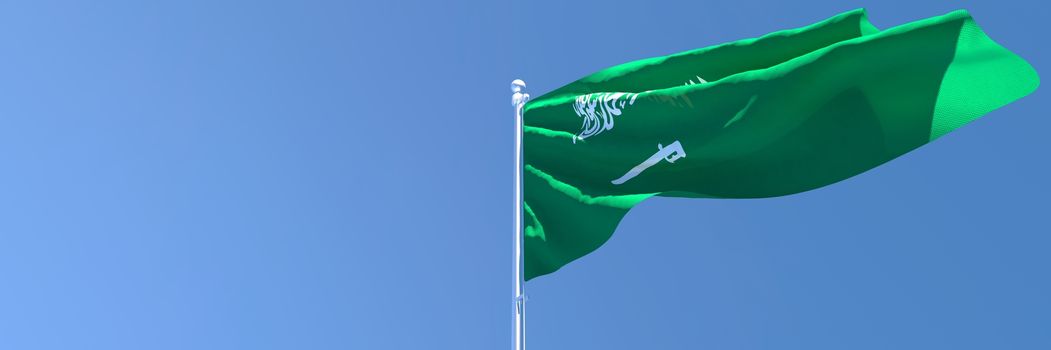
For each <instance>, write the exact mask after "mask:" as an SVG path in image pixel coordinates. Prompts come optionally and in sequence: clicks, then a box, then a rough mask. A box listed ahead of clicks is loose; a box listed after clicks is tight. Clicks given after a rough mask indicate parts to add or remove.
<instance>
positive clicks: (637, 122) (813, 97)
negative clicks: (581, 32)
mask: <svg viewBox="0 0 1051 350" xmlns="http://www.w3.org/2000/svg"><path fill="white" fill-rule="evenodd" d="M1037 85H1039V78H1038V77H1037V74H1036V71H1034V70H1033V68H1032V67H1031V66H1029V64H1028V63H1026V61H1025V60H1023V59H1021V58H1020V57H1018V56H1016V55H1015V54H1013V53H1011V52H1010V51H1008V50H1007V49H1004V48H1003V47H1001V46H1000V45H998V44H996V43H995V42H993V40H992V39H990V38H989V37H988V36H986V35H985V33H983V32H982V30H981V28H979V27H978V25H977V24H975V22H974V20H973V19H972V18H971V16H970V15H968V13H967V12H966V11H956V12H952V13H949V14H946V15H944V16H939V17H933V18H928V19H924V20H920V21H916V22H912V23H908V24H905V25H901V26H898V27H894V28H890V29H887V30H883V31H880V30H878V29H876V27H874V26H873V25H872V24H870V23H869V22H868V20H867V18H866V14H865V11H864V10H855V11H850V12H847V13H843V14H840V15H838V16H835V17H832V18H829V19H827V20H825V21H822V22H820V23H817V24H813V25H810V26H807V27H803V28H799V29H793V30H786V31H781V32H776V33H772V34H769V35H766V36H763V37H760V38H757V39H746V40H741V41H737V42H732V43H727V44H722V45H716V46H712V47H706V48H702V49H696V50H692V51H687V52H682V53H677V54H673V55H668V56H663V57H655V58H649V59H644V60H639V61H635V62H629V63H625V64H622V65H618V66H615V67H611V68H607V69H604V70H601V71H599V72H597V73H595V74H592V75H589V76H587V77H584V78H582V79H580V80H577V81H575V82H573V83H570V84H569V85H566V86H563V87H561V88H559V89H557V90H554V91H552V92H550V93H548V94H545V95H543V96H541V97H539V98H536V99H534V100H533V101H531V102H529V103H528V104H526V106H525V112H524V113H525V114H524V123H525V125H524V128H523V131H524V141H523V142H524V143H525V146H524V149H525V151H524V152H525V171H524V174H523V176H524V178H523V186H524V189H525V203H524V206H523V207H524V211H525V214H524V215H525V219H526V220H525V231H524V236H525V237H524V240H525V275H526V279H532V278H534V277H537V276H541V275H545V274H548V273H551V272H554V271H555V270H558V269H559V268H561V267H562V266H564V265H565V264H567V263H569V262H570V261H573V260H575V259H577V258H580V257H581V256H584V255H585V254H587V253H589V252H591V251H593V250H595V249H596V248H598V247H599V246H600V245H602V244H603V243H604V242H606V240H608V239H609V237H610V235H612V233H613V231H614V229H615V228H616V227H617V223H618V222H620V220H621V218H622V217H623V216H624V214H625V213H627V211H628V210H629V209H631V207H632V206H634V205H635V204H638V203H639V202H641V201H643V200H645V199H646V198H649V197H650V196H670V197H699V198H761V197H775V196H783V195H788V194H793V193H799V192H803V191H807V190H811V189H815V188H818V187H822V186H827V185H829V184H832V183H835V182H837V181H840V180H843V179H846V178H849V177H851V176H854V175H857V174H860V173H862V172H865V171H867V170H869V169H872V168H873V167H876V166H878V165H880V164H882V163H884V162H887V161H889V160H891V159H894V158H895V157H897V156H900V155H902V154H904V153H906V152H909V151H911V150H913V149H916V148H917V147H920V146H922V145H923V144H926V143H927V142H930V141H931V140H934V139H936V138H938V137H941V136H942V135H945V134H946V133H948V132H950V131H952V130H954V129H956V128H958V127H960V126H962V125H964V124H966V123H968V122H970V121H972V120H974V119H976V118H978V117H980V116H982V115H983V114H985V113H988V112H990V111H992V110H994V109H996V108H999V107H1001V106H1004V105H1006V104H1008V103H1010V102H1012V101H1014V100H1016V99H1018V98H1021V97H1023V96H1025V95H1027V94H1029V93H1030V92H1032V91H1033V90H1035V89H1036V87H1037Z"/></svg>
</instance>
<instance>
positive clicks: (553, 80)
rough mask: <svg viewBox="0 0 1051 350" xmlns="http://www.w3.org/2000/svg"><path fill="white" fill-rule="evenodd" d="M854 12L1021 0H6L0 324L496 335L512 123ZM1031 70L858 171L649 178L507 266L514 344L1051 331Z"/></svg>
mask: <svg viewBox="0 0 1051 350" xmlns="http://www.w3.org/2000/svg"><path fill="white" fill-rule="evenodd" d="M856 7H867V8H868V9H869V15H870V19H871V20H872V22H873V23H874V24H875V25H876V26H878V27H881V28H887V27H890V26H894V25H897V24H902V23H906V22H908V21H912V20H916V19H920V18H925V17H930V16H934V15H939V14H943V13H946V12H949V11H951V10H954V9H958V8H966V9H968V10H970V11H971V13H972V15H973V16H974V17H975V18H976V19H977V21H978V23H979V24H980V25H981V26H982V27H983V28H984V29H985V30H986V32H987V33H988V34H989V35H990V36H991V37H992V38H994V39H995V40H997V41H998V42H1000V43H1001V44H1003V45H1004V46H1006V47H1007V48H1009V49H1011V50H1012V51H1014V52H1015V53H1017V54H1019V55H1020V56H1022V57H1023V58H1026V59H1027V60H1028V61H1029V62H1030V63H1031V64H1032V65H1033V66H1034V67H1036V69H1037V70H1038V71H1040V72H1043V69H1042V67H1045V66H1047V64H1048V59H1049V55H1048V52H1047V48H1046V45H1045V44H1044V43H1045V42H1046V35H1047V33H1046V30H1045V27H1046V26H1045V25H1044V24H1043V22H1044V21H1045V17H1046V14H1047V13H1048V11H1047V10H1048V8H1047V5H1046V4H1043V3H1039V2H1035V1H1031V2H1022V1H1008V0H1003V1H980V2H979V1H964V2H959V1H952V2H950V1H923V2H917V1H881V2H878V3H864V2H858V3H844V2H841V1H804V2H764V1H748V0H738V1H724V2H712V1H652V2H645V3H643V2H628V1H593V2H565V1H531V2H520V3H512V2H497V1H485V2H456V3H449V4H444V3H438V2H412V1H405V2H400V1H398V2H356V1H354V2H337V1H287V2H274V1H224V0H219V1H165V2H149V3H146V2H140V1H94V2H75V1H68V2H65V1H46V0H41V1H24V2H5V3H3V4H0V58H2V59H0V164H2V167H0V348H3V349H247V348H251V349H406V348H434V349H500V348H507V347H509V346H510V339H511V338H510V337H511V324H510V321H511V314H510V311H511V309H510V303H511V301H510V293H511V285H510V283H511V279H510V276H509V275H510V271H511V268H510V263H511V261H510V253H511V246H510V244H511V229H512V223H511V218H512V216H511V214H512V210H511V208H512V207H511V204H512V197H511V196H512V191H511V189H512V177H511V175H512V169H513V168H512V166H513V161H512V160H511V155H512V150H513V148H512V146H513V145H512V127H513V117H512V109H511V105H510V91H509V90H508V84H509V82H510V81H511V79H514V78H521V79H524V80H525V81H526V82H527V83H528V92H530V93H532V94H533V95H534V96H537V95H540V94H542V93H543V92H545V91H549V90H551V89H553V88H556V87H558V86H561V85H563V84H565V83H567V82H569V81H572V80H575V79H577V78H579V77H581V76H583V75H586V74H588V73H591V72H593V71H595V70H598V69H601V68H604V67H607V66H610V65H614V64H618V63H623V62H627V61H630V60H635V59H640V58H645V57H651V56H657V55H664V54H668V53H673V52H678V51H682V50H687V49H691V48H696V47H702V46H707V45H712V44H718V43H722V42H726V41H731V40H736V39H741V38H746V37H754V36H759V35H762V34H765V33H768V32H772V31H776V30H780V29H785V28H792V27H798V26H803V25H806V24H810V23H813V22H816V21H819V20H821V19H824V18H826V17H829V16H832V15H834V14H837V13H840V12H843V11H846V10H850V9H853V8H856ZM1046 91H1047V89H1046V88H1041V89H1038V90H1037V91H1036V92H1035V93H1033V94H1032V95H1030V96H1028V97H1026V98H1024V99H1022V100H1020V101H1018V102H1016V103H1013V104H1011V105H1009V106H1007V107H1005V108H1002V109H1000V110H997V111H995V112H993V113H991V114H989V115H987V116H986V117H984V118H982V119H980V120H978V121H976V122H974V123H972V124H970V125H968V126H966V127H964V128H962V129H960V130H958V131H956V132H954V133H952V134H950V135H948V136H946V137H943V138H941V139H939V140H937V141H936V142H934V143H932V144H930V145H927V146H924V147H923V148H921V149H919V150H917V151H915V152H912V153H910V154H908V155H906V156H903V157H901V158H899V159H897V160H895V161H893V162H891V163H888V164H886V165H884V166H881V167H879V168H877V169H875V170H873V171H870V172H868V173H865V174H862V175H860V176H857V177H855V178H852V179H849V180H847V181H844V182H841V183H839V184H835V185H833V186H830V187H827V188H823V189H820V190H816V191H812V192H807V193H803V194H800V195H795V196H789V197H783V198H775V199H764V200H737V201H716V200H696V199H692V200H691V199H674V198H657V199H652V200H649V201H647V202H644V203H643V204H641V205H640V206H638V207H636V208H635V209H633V210H632V211H631V213H629V214H628V215H627V217H626V218H625V219H624V221H623V222H622V224H621V225H620V227H619V228H618V231H617V233H616V234H615V235H614V237H613V239H611V240H610V242H609V243H608V244H606V245H605V246H604V247H602V249H600V250H598V251H597V252H595V253H594V254H592V255H589V256H587V257H585V258H584V259H581V260H579V261H577V262H574V263H573V264H571V265H569V266H567V267H565V268H563V269H562V270H560V271H559V272H557V273H556V274H553V275H550V276H545V277H541V278H538V279H536V280H534V281H531V282H530V283H528V284H527V292H528V294H529V296H530V302H529V321H528V322H529V330H528V336H529V337H528V338H529V346H530V348H532V349H592V348H603V349H639V348H647V349H663V348H674V349H681V348H708V349H843V348H851V349H887V348H895V349H932V348H935V349H942V348H953V349H990V348H1003V349H1047V348H1051V333H1049V332H1047V330H1048V329H1049V327H1051V299H1049V298H1047V295H1051V279H1049V278H1047V276H1048V268H1049V267H1051V254H1048V250H1049V249H1051V224H1049V223H1048V221H1047V215H1048V209H1049V208H1051V206H1049V205H1048V204H1047V199H1046V198H1047V197H1048V195H1049V194H1051V185H1049V184H1048V182H1047V179H1048V178H1051V166H1049V164H1048V161H1047V160H1048V156H1047V153H1046V152H1047V150H1048V149H1051V147H1049V146H1051V144H1049V141H1048V138H1047V137H1046V135H1047V130H1048V129H1049V128H1051V121H1049V120H1048V119H1047V118H1046V116H1047V115H1048V112H1049V111H1051V104H1049V102H1048V97H1047V92H1046Z"/></svg>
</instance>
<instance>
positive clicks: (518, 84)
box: [511, 79, 526, 92]
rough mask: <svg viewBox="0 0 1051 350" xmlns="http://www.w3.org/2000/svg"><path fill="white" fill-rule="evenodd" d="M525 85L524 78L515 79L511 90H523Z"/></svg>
mask: <svg viewBox="0 0 1051 350" xmlns="http://www.w3.org/2000/svg"><path fill="white" fill-rule="evenodd" d="M525 86H526V85H525V82H524V81H522V79H515V80H514V81H512V82H511V92H522V88H524V87H525Z"/></svg>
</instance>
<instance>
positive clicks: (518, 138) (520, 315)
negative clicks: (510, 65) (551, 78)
mask: <svg viewBox="0 0 1051 350" xmlns="http://www.w3.org/2000/svg"><path fill="white" fill-rule="evenodd" d="M524 88H525V82H524V81H522V80H521V79H515V80H514V81H512V82H511V92H513V93H514V95H512V96H511V104H513V105H514V106H515V230H514V232H515V238H514V242H515V244H514V246H515V252H514V254H513V255H514V259H515V262H514V264H513V265H514V276H515V282H514V294H513V295H514V299H513V300H514V311H512V312H513V313H514V317H515V332H514V334H515V335H514V342H515V347H514V349H515V350H525V301H526V300H525V286H524V283H523V282H524V281H522V107H524V106H525V103H526V101H529V94H527V93H525V92H523V91H522V89H524Z"/></svg>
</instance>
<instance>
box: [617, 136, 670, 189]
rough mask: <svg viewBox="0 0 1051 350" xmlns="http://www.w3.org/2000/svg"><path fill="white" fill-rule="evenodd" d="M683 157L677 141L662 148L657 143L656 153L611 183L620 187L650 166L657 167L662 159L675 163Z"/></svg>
mask: <svg viewBox="0 0 1051 350" xmlns="http://www.w3.org/2000/svg"><path fill="white" fill-rule="evenodd" d="M685 157H686V151H684V150H682V145H681V144H679V140H675V142H672V143H671V144H670V145H668V147H664V146H662V145H661V144H659V143H658V144H657V153H654V154H653V155H652V156H650V157H649V158H647V159H646V160H645V161H643V162H642V164H639V165H636V166H635V167H634V168H631V170H628V173H627V174H624V176H621V177H620V178H618V179H616V180H613V181H611V182H613V184H614V185H620V184H622V183H624V182H625V181H628V180H631V179H632V178H634V177H635V176H638V175H639V174H641V173H642V171H643V170H646V169H647V168H649V167H651V166H654V165H657V163H660V161H661V160H662V159H663V160H666V161H668V163H675V161H676V160H678V159H679V158H685Z"/></svg>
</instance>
